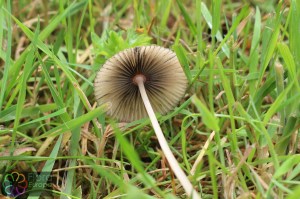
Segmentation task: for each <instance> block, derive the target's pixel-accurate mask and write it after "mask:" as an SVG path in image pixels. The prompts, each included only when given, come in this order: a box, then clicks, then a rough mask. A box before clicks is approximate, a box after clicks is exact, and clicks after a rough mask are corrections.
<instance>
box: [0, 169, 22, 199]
mask: <svg viewBox="0 0 300 199" xmlns="http://www.w3.org/2000/svg"><path fill="white" fill-rule="evenodd" d="M27 187H28V181H27V180H26V178H25V175H24V174H22V173H18V172H16V171H14V172H12V173H7V174H5V176H4V179H3V181H2V188H3V191H4V194H5V195H7V196H10V197H17V196H20V195H22V194H24V193H25V191H26V189H27Z"/></svg>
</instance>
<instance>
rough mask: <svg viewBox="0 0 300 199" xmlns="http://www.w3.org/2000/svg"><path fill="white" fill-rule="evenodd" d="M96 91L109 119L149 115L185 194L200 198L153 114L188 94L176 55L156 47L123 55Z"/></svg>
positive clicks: (102, 74) (108, 66) (107, 67)
mask: <svg viewBox="0 0 300 199" xmlns="http://www.w3.org/2000/svg"><path fill="white" fill-rule="evenodd" d="M94 87H95V96H96V99H97V102H98V104H99V105H102V104H105V103H109V104H110V110H109V111H108V114H109V115H110V116H112V117H114V118H116V119H118V120H120V121H126V122H131V121H134V120H138V119H141V118H144V117H147V114H148V115H149V118H150V120H151V123H152V126H153V128H154V131H155V134H156V136H157V139H158V141H159V144H160V146H161V148H162V151H163V153H164V155H165V156H166V158H167V160H168V162H169V165H170V167H171V168H172V170H173V172H174V173H175V175H176V177H177V178H178V180H179V182H180V183H181V185H182V187H183V188H184V190H185V192H186V193H187V195H188V196H189V197H192V198H199V196H198V193H197V192H196V191H195V190H194V189H193V186H192V184H191V182H190V181H189V179H188V178H187V176H186V175H185V173H184V172H183V170H182V169H181V168H180V166H179V163H178V162H177V160H176V159H175V157H174V155H173V153H172V152H171V150H170V148H169V146H168V143H167V141H166V139H165V137H164V135H163V133H162V130H161V128H160V126H159V123H158V121H157V119H156V116H155V114H154V113H155V112H158V113H161V114H165V113H167V112H168V111H170V110H171V109H173V108H174V106H175V105H176V104H177V103H178V102H179V100H180V99H181V98H182V96H183V95H184V93H185V90H186V87H187V79H186V76H185V74H184V72H183V70H182V68H181V65H180V63H179V61H178V59H177V56H176V54H175V53H174V52H172V51H171V50H169V49H166V48H163V47H159V46H155V45H151V46H141V47H135V48H130V49H126V50H124V51H121V52H119V53H118V54H116V55H114V56H113V57H111V58H110V59H108V60H107V61H106V63H105V64H104V65H103V67H102V68H101V69H100V70H99V72H98V73H97V76H96V79H95V83H94ZM151 105H152V106H151Z"/></svg>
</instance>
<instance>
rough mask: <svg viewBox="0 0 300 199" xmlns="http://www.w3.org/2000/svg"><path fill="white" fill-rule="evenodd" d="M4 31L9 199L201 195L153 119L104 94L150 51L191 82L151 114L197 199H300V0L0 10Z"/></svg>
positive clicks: (0, 154)
mask: <svg viewBox="0 0 300 199" xmlns="http://www.w3.org/2000/svg"><path fill="white" fill-rule="evenodd" d="M0 24H1V25H0V182H1V185H0V187H1V190H0V198H2V197H3V198H4V196H10V197H16V196H18V198H27V197H29V198H62V199H65V198H105V199H110V198H128V199H131V198H133V199H134V198H140V199H143V198H147V199H148V198H170V199H171V198H196V197H195V196H191V197H189V195H190V194H189V193H187V192H186V191H185V189H184V187H183V186H182V184H181V181H180V180H181V179H179V180H178V177H177V176H176V173H175V174H174V172H173V167H172V166H173V164H171V165H170V164H169V163H168V160H169V159H168V160H167V158H166V154H165V152H164V150H162V147H161V145H160V142H159V141H158V138H157V137H156V134H155V132H154V129H153V127H152V124H151V121H150V119H149V118H148V117H144V118H142V119H138V120H134V121H127V120H126V122H125V121H122V120H117V119H116V118H114V117H111V116H110V114H109V112H110V109H111V107H110V106H113V105H114V104H110V105H108V104H99V103H97V99H96V97H95V93H94V91H95V85H96V84H94V82H95V78H96V75H97V73H98V71H99V70H100V69H101V68H102V66H103V65H104V64H105V63H106V61H107V60H108V59H110V58H112V57H113V56H114V55H115V54H117V53H119V52H122V51H123V50H126V49H129V48H134V47H141V46H150V45H156V46H161V47H164V48H166V49H170V50H172V51H173V52H174V53H176V55H177V57H178V60H179V62H180V65H181V67H182V70H183V72H184V76H185V77H186V80H187V88H186V91H185V93H184V95H183V97H182V98H181V100H180V101H179V102H178V103H177V104H176V105H175V107H174V108H173V109H172V110H171V111H169V112H168V113H166V114H160V113H156V117H157V118H158V122H159V124H160V126H161V129H162V132H163V134H164V136H165V138H166V140H167V142H168V145H169V147H170V149H171V151H172V153H173V154H174V156H175V158H176V160H177V161H178V162H179V164H180V168H181V169H182V170H183V171H184V173H185V174H186V175H187V176H188V180H189V181H190V182H191V184H192V185H193V188H194V190H196V192H197V193H198V195H199V196H198V197H199V198H203V199H205V198H216V199H217V198H226V199H231V198H237V199H246V198H253V199H254V198H255V199H263V198H267V199H269V198H270V199H273V198H274V199H281V198H282V199H283V198H288V199H298V198H299V195H300V155H299V152H300V144H299V138H300V135H299V128H300V102H299V99H300V1H299V0H279V1H275V0H265V1H263V0H250V1H246V0H241V1H236V0H223V1H221V0H211V1H209V0H186V1H180V0H160V1H154V0H150V1H146V0H112V1H105V0H103V1H101V0H52V1H47V0H33V1H29V0H0ZM170 72H171V73H172V71H170ZM164 100H166V101H168V100H169V98H168V97H163V100H162V101H160V102H161V104H164V103H165V101H164ZM31 176H34V178H31ZM17 188H18V189H17ZM17 190H18V191H19V192H17ZM23 192H24V193H23ZM198 197H197V198H198Z"/></svg>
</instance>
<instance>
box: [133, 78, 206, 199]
mask: <svg viewBox="0 0 300 199" xmlns="http://www.w3.org/2000/svg"><path fill="white" fill-rule="evenodd" d="M134 81H135V83H136V84H137V85H138V86H139V90H140V93H141V96H142V99H143V102H144V105H145V108H146V110H147V113H148V115H149V118H150V120H151V123H152V126H153V128H154V132H155V134H156V136H157V139H158V142H159V144H160V146H161V148H162V151H163V153H164V154H165V156H166V158H167V160H168V162H169V165H170V167H171V168H172V170H173V172H174V173H175V175H176V177H177V179H178V180H179V182H180V184H181V185H182V187H183V188H184V190H185V192H186V194H187V195H188V196H189V197H191V198H193V199H200V197H199V195H198V193H197V192H196V191H195V190H194V189H193V186H192V184H191V182H190V181H189V179H188V178H187V176H186V175H185V173H184V172H183V170H182V169H181V168H180V166H179V163H178V162H177V160H176V159H175V157H174V155H173V153H172V152H171V149H170V148H169V146H168V143H167V141H166V139H165V137H164V134H163V133H162V130H161V128H160V125H159V123H158V121H157V119H156V116H155V114H154V111H153V109H152V106H151V104H150V101H149V98H148V96H147V93H146V90H145V86H144V77H143V76H140V75H137V76H136V77H135V78H134Z"/></svg>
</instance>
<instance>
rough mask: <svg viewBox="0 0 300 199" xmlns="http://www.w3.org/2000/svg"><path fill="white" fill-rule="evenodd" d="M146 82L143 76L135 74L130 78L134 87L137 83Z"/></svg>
mask: <svg viewBox="0 0 300 199" xmlns="http://www.w3.org/2000/svg"><path fill="white" fill-rule="evenodd" d="M145 81H146V77H145V75H143V74H137V75H135V76H134V77H133V78H132V82H133V83H134V84H136V85H138V84H139V83H145Z"/></svg>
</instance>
